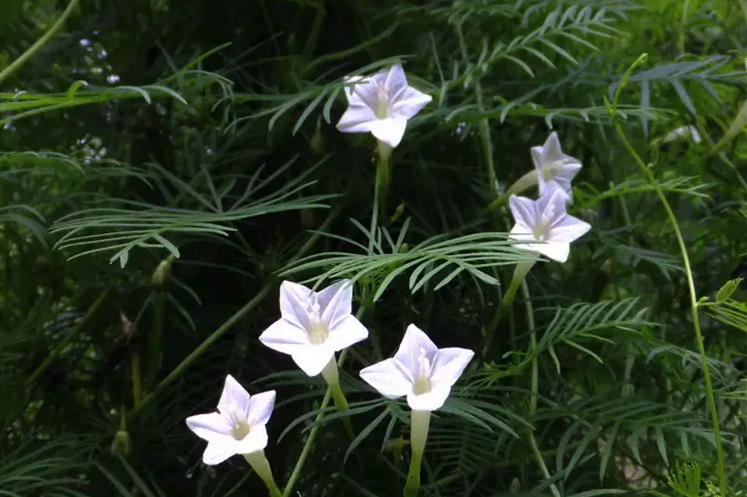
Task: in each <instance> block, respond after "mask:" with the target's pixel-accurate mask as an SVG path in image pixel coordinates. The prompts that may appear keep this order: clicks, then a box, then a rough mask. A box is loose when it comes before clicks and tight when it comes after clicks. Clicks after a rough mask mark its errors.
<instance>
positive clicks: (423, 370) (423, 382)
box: [412, 349, 431, 395]
mask: <svg viewBox="0 0 747 497" xmlns="http://www.w3.org/2000/svg"><path fill="white" fill-rule="evenodd" d="M430 391H431V363H430V361H429V360H428V358H427V357H426V355H425V350H424V349H420V355H419V356H418V377H417V379H416V380H415V386H414V387H413V389H412V392H413V393H414V394H415V395H421V394H424V393H428V392H430Z"/></svg>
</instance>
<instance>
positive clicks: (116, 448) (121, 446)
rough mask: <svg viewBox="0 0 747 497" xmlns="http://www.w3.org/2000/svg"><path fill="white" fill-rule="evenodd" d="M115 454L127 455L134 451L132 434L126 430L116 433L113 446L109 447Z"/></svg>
mask: <svg viewBox="0 0 747 497" xmlns="http://www.w3.org/2000/svg"><path fill="white" fill-rule="evenodd" d="M109 450H110V451H111V453H112V455H113V456H124V457H127V456H129V455H130V452H132V443H131V440H130V434H129V433H127V431H126V430H121V429H120V430H119V431H117V433H116V434H115V435H114V440H112V445H111V448H110V449H109Z"/></svg>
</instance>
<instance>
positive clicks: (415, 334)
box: [360, 324, 475, 497]
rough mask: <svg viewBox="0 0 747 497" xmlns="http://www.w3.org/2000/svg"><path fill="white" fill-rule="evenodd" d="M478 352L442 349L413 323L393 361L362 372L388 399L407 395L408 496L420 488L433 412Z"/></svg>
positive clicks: (365, 379)
mask: <svg viewBox="0 0 747 497" xmlns="http://www.w3.org/2000/svg"><path fill="white" fill-rule="evenodd" d="M474 355H475V353H474V352H472V351H471V350H468V349H461V348H458V347H451V348H445V349H439V348H438V347H436V345H435V344H434V343H433V342H432V341H431V339H430V338H429V337H428V335H426V334H425V332H424V331H423V330H421V329H420V328H418V327H417V326H415V325H414V324H411V325H410V326H408V327H407V331H405V336H404V338H403V339H402V343H401V344H400V346H399V349H398V350H397V353H396V354H394V357H393V358H391V359H386V360H384V361H381V362H379V363H376V364H374V365H372V366H369V367H367V368H364V369H363V370H361V372H360V375H361V378H363V380H364V381H366V383H368V384H369V385H371V386H372V387H374V388H375V389H376V390H378V391H379V393H381V394H382V395H383V396H384V397H388V398H390V399H396V398H398V397H403V396H405V395H406V396H407V403H408V405H409V406H410V409H412V412H411V413H410V447H411V449H412V459H411V460H410V469H409V471H408V473H407V482H406V483H405V488H404V495H405V497H415V496H416V495H417V494H418V489H419V488H420V468H421V462H422V459H423V453H424V452H425V444H426V441H427V440H428V428H429V426H430V419H431V411H435V410H436V409H439V408H440V407H441V406H443V405H444V402H446V399H447V398H448V397H449V394H450V393H451V387H452V386H454V383H456V381H457V380H458V379H459V377H460V376H461V375H462V372H463V371H464V368H466V367H467V364H468V363H469V361H470V360H472V357H473V356H474Z"/></svg>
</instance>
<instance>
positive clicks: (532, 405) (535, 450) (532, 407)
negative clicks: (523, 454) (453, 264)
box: [521, 280, 560, 497]
mask: <svg viewBox="0 0 747 497" xmlns="http://www.w3.org/2000/svg"><path fill="white" fill-rule="evenodd" d="M521 292H522V294H523V295H524V308H525V309H526V313H527V326H528V327H529V349H530V351H531V354H532V380H531V381H532V383H531V392H532V393H531V397H529V417H530V418H532V417H534V415H535V414H536V412H537V399H538V397H539V364H538V362H537V332H536V331H535V326H534V308H533V307H532V300H531V298H530V296H529V288H528V287H527V282H526V281H524V280H522V282H521ZM527 435H528V437H529V445H530V446H531V448H532V454H533V455H534V459H535V460H536V461H537V464H538V465H539V467H540V471H542V476H544V478H545V480H549V479H550V471H549V470H548V469H547V465H546V464H545V459H544V458H543V457H542V452H540V450H539V447H538V446H537V440H535V438H534V430H533V429H532V428H529V429H528V430H527ZM550 491H551V492H552V495H553V497H560V491H558V487H556V486H555V484H554V483H551V484H550Z"/></svg>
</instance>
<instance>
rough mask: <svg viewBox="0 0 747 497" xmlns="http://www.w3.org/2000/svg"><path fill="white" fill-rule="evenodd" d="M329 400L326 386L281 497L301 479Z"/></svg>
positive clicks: (340, 364)
mask: <svg viewBox="0 0 747 497" xmlns="http://www.w3.org/2000/svg"><path fill="white" fill-rule="evenodd" d="M361 309H363V307H361ZM359 313H360V310H359ZM346 355H347V349H345V350H343V351H342V353H340V358H339V359H338V360H337V365H338V367H339V366H342V363H343V361H344V360H345V356H346ZM330 400H332V388H331V387H329V386H328V387H327V392H326V393H325V394H324V399H322V405H321V406H319V410H320V412H319V414H317V416H316V419H315V420H314V423H315V424H314V427H313V428H312V429H311V431H310V432H309V438H307V439H306V443H305V444H304V446H303V449H301V455H299V456H298V460H297V461H296V465H295V466H294V467H293V472H291V475H290V478H288V484H287V485H286V486H285V490H284V491H283V495H282V497H288V496H289V495H290V494H291V492H293V487H294V486H295V485H296V482H297V481H298V479H299V478H300V477H301V470H302V469H303V465H304V464H305V463H306V459H308V457H309V454H310V453H311V448H312V446H313V445H314V441H315V440H316V437H317V435H318V434H319V429H320V428H321V426H322V425H321V423H320V421H321V420H322V418H323V417H324V409H325V408H326V407H327V406H328V405H329V402H330Z"/></svg>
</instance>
